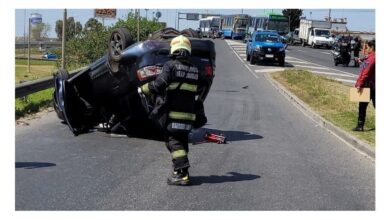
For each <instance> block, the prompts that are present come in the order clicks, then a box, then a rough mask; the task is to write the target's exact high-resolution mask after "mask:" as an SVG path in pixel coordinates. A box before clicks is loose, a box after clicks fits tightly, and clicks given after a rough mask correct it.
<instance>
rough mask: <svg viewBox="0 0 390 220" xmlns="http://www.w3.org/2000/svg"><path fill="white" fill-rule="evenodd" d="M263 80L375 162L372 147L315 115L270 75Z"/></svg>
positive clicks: (267, 74) (307, 114)
mask: <svg viewBox="0 0 390 220" xmlns="http://www.w3.org/2000/svg"><path fill="white" fill-rule="evenodd" d="M264 76H265V78H266V79H267V80H268V81H269V82H270V83H271V84H272V85H273V86H274V87H275V88H276V89H277V90H278V91H279V92H280V93H281V94H282V95H283V96H285V97H286V98H287V99H288V100H289V101H290V102H291V103H293V104H294V105H295V106H296V107H297V108H298V109H299V110H301V111H302V112H303V113H304V114H305V115H306V116H308V117H309V118H310V119H312V120H313V121H314V122H316V123H317V124H319V125H320V126H322V127H323V128H325V129H326V130H327V131H328V132H330V133H331V134H333V135H335V136H336V137H338V138H339V139H341V140H342V141H344V142H345V143H347V144H348V145H350V146H351V147H352V148H353V149H355V150H356V151H358V152H360V153H362V154H364V155H366V156H368V157H369V158H371V159H372V160H375V150H374V149H373V147H372V146H370V145H369V144H368V143H365V142H364V141H362V140H360V139H358V138H356V137H355V136H353V135H351V134H349V133H347V132H346V131H344V130H342V129H340V128H338V127H336V126H335V125H334V124H332V123H331V122H329V121H327V120H326V119H324V118H322V117H321V116H320V115H318V114H317V113H315V112H314V111H313V110H311V108H310V107H309V106H308V105H306V104H305V103H304V102H303V101H302V100H300V99H299V98H298V97H297V96H295V95H294V94H292V93H291V92H290V91H288V90H287V89H286V88H285V87H284V86H283V85H282V84H280V83H279V82H277V81H276V80H274V79H273V78H272V77H271V75H270V73H265V74H264Z"/></svg>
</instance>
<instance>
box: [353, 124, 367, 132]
mask: <svg viewBox="0 0 390 220" xmlns="http://www.w3.org/2000/svg"><path fill="white" fill-rule="evenodd" d="M352 131H364V129H363V126H362V125H357V126H356V128H353V129H352Z"/></svg>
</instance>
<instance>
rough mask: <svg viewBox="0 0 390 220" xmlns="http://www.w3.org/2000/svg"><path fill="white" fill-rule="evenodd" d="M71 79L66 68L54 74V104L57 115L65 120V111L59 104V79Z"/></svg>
mask: <svg viewBox="0 0 390 220" xmlns="http://www.w3.org/2000/svg"><path fill="white" fill-rule="evenodd" d="M68 79H69V72H68V71H67V70H65V69H59V70H58V72H57V73H56V74H55V75H54V87H55V89H54V92H53V106H54V111H55V112H56V113H57V117H58V118H59V119H61V120H63V121H64V120H65V117H64V113H63V111H62V109H61V107H60V106H59V105H60V104H59V100H58V99H59V96H58V95H59V94H58V93H57V91H58V89H59V81H61V82H63V81H65V80H68Z"/></svg>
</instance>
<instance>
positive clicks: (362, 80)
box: [352, 40, 375, 131]
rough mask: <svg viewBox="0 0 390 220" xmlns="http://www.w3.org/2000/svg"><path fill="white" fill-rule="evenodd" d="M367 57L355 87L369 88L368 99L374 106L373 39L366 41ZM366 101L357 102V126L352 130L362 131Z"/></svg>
mask: <svg viewBox="0 0 390 220" xmlns="http://www.w3.org/2000/svg"><path fill="white" fill-rule="evenodd" d="M367 53H368V55H367V58H366V59H364V60H363V62H362V63H361V70H360V73H359V77H358V79H357V80H356V84H355V87H356V88H357V89H358V92H359V93H361V92H362V89H363V88H370V99H371V100H372V104H373V105H374V108H375V40H371V41H369V42H368V43H367ZM367 106H368V102H359V116H358V122H357V126H356V127H355V128H354V129H352V130H353V131H364V129H363V127H364V123H365V120H366V111H367Z"/></svg>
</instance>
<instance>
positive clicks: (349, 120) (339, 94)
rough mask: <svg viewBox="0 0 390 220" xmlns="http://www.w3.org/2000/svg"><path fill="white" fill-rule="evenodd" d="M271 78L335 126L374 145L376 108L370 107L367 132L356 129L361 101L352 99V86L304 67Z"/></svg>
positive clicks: (366, 126)
mask: <svg viewBox="0 0 390 220" xmlns="http://www.w3.org/2000/svg"><path fill="white" fill-rule="evenodd" d="M272 77H273V78H274V79H275V80H277V81H278V82H280V83H281V84H282V85H283V86H285V87H286V88H287V89H288V90H290V91H291V92H292V93H294V94H295V95H296V96H297V97H298V98H300V99H301V100H302V101H304V102H305V103H306V104H308V105H309V106H310V107H311V108H312V109H313V110H314V111H316V112H317V113H318V114H319V115H321V116H322V117H324V118H325V119H327V120H329V121H330V122H332V123H333V124H334V125H336V126H338V127H340V128H342V129H344V130H345V131H347V132H349V133H351V134H353V135H355V136H357V137H359V138H360V139H362V140H365V141H366V142H368V143H370V144H372V145H375V109H374V108H373V106H372V104H370V105H369V106H368V109H367V117H366V124H365V130H366V131H365V132H353V131H351V129H352V128H353V127H355V126H356V123H357V116H358V103H353V102H350V101H349V88H350V87H349V86H346V85H343V84H342V83H340V82H337V81H334V80H330V79H328V78H325V77H322V76H318V75H315V74H312V73H310V72H308V71H305V70H300V69H293V70H285V71H283V72H277V73H274V74H273V75H272Z"/></svg>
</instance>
